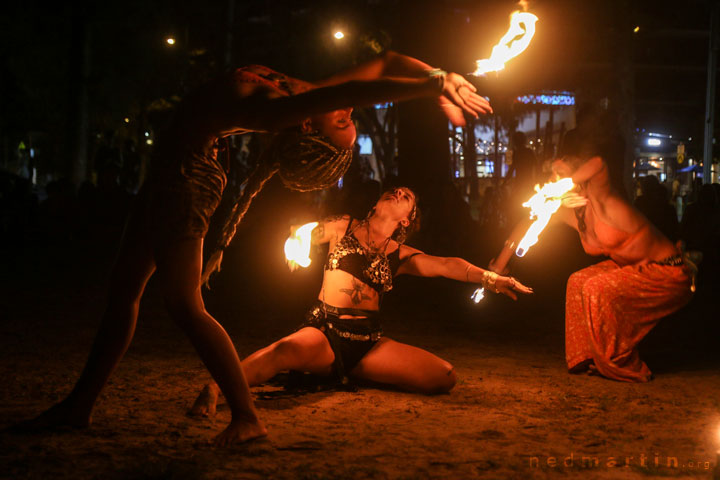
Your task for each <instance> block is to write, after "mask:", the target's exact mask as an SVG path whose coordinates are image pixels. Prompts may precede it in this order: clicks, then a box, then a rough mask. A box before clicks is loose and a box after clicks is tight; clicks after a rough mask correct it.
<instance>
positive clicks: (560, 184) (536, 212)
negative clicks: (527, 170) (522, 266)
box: [515, 178, 575, 257]
mask: <svg viewBox="0 0 720 480" xmlns="http://www.w3.org/2000/svg"><path fill="white" fill-rule="evenodd" d="M574 186H575V184H573V181H572V179H570V178H562V179H560V180H558V181H557V182H551V183H546V184H545V185H543V187H542V188H540V187H539V186H538V185H535V191H536V192H537V193H536V194H535V195H533V196H532V197H530V199H529V200H528V201H527V202H525V203H523V207H528V208H530V219H535V221H534V222H533V223H532V225H530V228H528V231H527V233H525V236H524V237H523V238H522V240H520V243H519V244H518V247H517V249H516V250H515V254H516V255H517V256H518V257H522V256H523V255H525V254H526V253H527V251H528V250H530V247H532V246H533V245H535V244H536V243H537V241H538V237H539V236H540V234H541V233H542V231H543V230H544V229H545V227H546V226H547V224H548V222H549V221H550V217H552V216H553V214H554V213H555V212H557V210H558V208H560V205H561V204H562V200H561V199H560V197H562V196H563V195H564V194H565V193H567V192H569V191H570V190H571V189H572V188H573V187H574Z"/></svg>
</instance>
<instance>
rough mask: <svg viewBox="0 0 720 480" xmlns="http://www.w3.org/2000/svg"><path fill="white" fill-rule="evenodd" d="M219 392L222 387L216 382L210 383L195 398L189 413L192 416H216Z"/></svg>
mask: <svg viewBox="0 0 720 480" xmlns="http://www.w3.org/2000/svg"><path fill="white" fill-rule="evenodd" d="M219 393H220V387H218V386H217V384H216V383H208V384H207V385H205V387H204V388H203V389H202V391H201V392H200V394H199V395H198V397H197V398H196V399H195V403H193V406H192V407H190V410H188V412H187V414H188V415H190V416H191V417H212V416H215V412H216V411H217V400H218V394H219Z"/></svg>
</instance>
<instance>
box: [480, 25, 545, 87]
mask: <svg viewBox="0 0 720 480" xmlns="http://www.w3.org/2000/svg"><path fill="white" fill-rule="evenodd" d="M537 20H538V18H537V17H536V16H535V15H533V14H532V13H528V12H514V13H513V14H512V15H510V28H508V31H507V33H505V35H503V37H502V38H501V39H500V41H499V42H498V43H497V45H495V46H494V47H493V49H492V53H491V54H490V58H483V59H482V60H477V61H476V62H475V63H476V64H477V68H476V69H475V71H474V72H473V73H471V75H475V76H480V75H484V74H486V73H488V72H497V71H500V70H502V69H503V68H505V62H507V61H508V60H510V59H511V58H513V57H516V56H517V55H520V54H521V53H522V52H523V51H524V50H525V49H526V48H527V47H528V45H530V40H532V38H533V35H535V22H537Z"/></svg>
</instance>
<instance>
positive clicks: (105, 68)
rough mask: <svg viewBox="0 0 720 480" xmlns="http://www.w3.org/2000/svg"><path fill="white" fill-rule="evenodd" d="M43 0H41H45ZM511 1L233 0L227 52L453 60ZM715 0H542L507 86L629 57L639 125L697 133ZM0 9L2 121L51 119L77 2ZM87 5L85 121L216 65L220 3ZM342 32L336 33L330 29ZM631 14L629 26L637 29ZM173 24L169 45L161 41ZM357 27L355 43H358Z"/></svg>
mask: <svg viewBox="0 0 720 480" xmlns="http://www.w3.org/2000/svg"><path fill="white" fill-rule="evenodd" d="M48 5H49V6H48ZM516 8H517V3H516V2H513V1H505V0H491V1H449V0H448V1H429V2H427V1H426V2H422V1H421V2H410V1H402V0H392V1H379V0H375V1H372V0H366V1H359V0H358V1H348V2H329V1H290V0H284V1H272V2H270V1H249V2H241V1H237V2H235V20H234V23H233V26H232V32H233V42H232V64H233V65H239V64H244V63H248V62H258V63H266V64H269V65H271V66H273V67H275V68H277V69H280V70H284V71H287V72H288V73H290V74H295V75H298V76H301V77H305V78H308V79H312V78H317V77H318V76H321V75H324V74H327V73H330V72H331V71H333V70H335V69H337V68H339V67H341V66H343V65H347V64H349V63H351V62H352V61H353V59H354V58H359V57H362V56H364V55H367V54H368V53H369V52H370V49H369V48H367V45H368V42H367V39H372V40H374V41H376V42H377V43H378V44H380V45H381V46H383V47H386V46H389V47H390V48H394V49H397V50H399V51H402V52H405V53H408V54H411V55H415V56H418V57H420V58H422V59H425V60H427V61H428V62H430V63H433V64H438V65H440V66H443V67H445V68H448V69H453V70H457V71H461V72H462V71H471V69H472V68H473V60H474V59H476V58H480V57H484V56H487V55H488V54H489V51H490V46H491V45H492V44H493V43H494V42H495V41H496V40H497V39H498V38H499V37H500V35H502V33H504V31H505V29H506V28H507V16H508V14H509V13H510V12H511V11H513V10H514V9H516ZM710 8H711V7H710V0H705V1H701V0H687V1H683V2H668V1H665V2H657V1H645V0H643V1H631V0H627V1H620V0H613V1H577V0H537V1H530V2H529V10H530V11H532V12H534V13H536V14H537V15H538V16H539V17H540V21H539V23H538V25H537V34H536V38H535V39H534V42H533V44H532V45H531V46H530V48H529V49H528V50H527V51H526V52H525V54H524V55H522V56H521V57H519V58H518V59H516V60H515V61H513V62H512V63H511V64H510V65H509V66H508V68H507V69H506V71H505V72H503V74H502V75H503V76H502V82H498V83H500V84H501V85H502V88H504V89H508V90H509V91H518V92H523V91H528V90H536V89H541V88H545V89H558V90H559V89H573V90H578V91H581V92H582V91H585V92H594V93H598V92H599V94H600V95H602V93H603V92H606V91H610V90H612V89H613V88H617V86H618V85H619V84H621V83H622V82H623V81H624V79H627V77H624V78H623V75H622V74H621V73H619V72H618V69H617V63H618V61H619V59H620V58H621V57H622V55H628V57H627V58H628V59H630V60H631V61H632V62H633V63H634V67H635V68H634V72H635V78H634V79H630V80H629V82H630V83H629V84H630V85H634V87H635V99H636V118H637V126H638V127H641V128H647V129H653V130H657V131H661V132H665V133H673V134H675V135H678V136H691V135H693V136H697V137H700V136H701V135H702V128H703V115H704V109H705V105H704V103H705V88H706V80H707V79H706V77H707V72H706V63H707V53H708V42H709V36H708V32H709V22H710V21H709V18H710ZM6 9H7V11H6V12H5V13H4V14H3V16H2V19H0V45H1V47H0V48H2V53H1V54H0V71H2V112H3V113H2V125H3V126H4V127H7V126H8V125H10V126H11V127H18V128H20V129H22V128H29V129H32V130H45V131H53V130H58V129H59V128H60V126H61V125H62V123H63V119H64V118H65V117H66V116H67V106H66V101H67V97H68V91H69V89H70V86H71V84H72V82H73V80H72V79H73V78H76V77H74V76H73V68H74V67H72V66H71V65H72V61H71V56H70V54H69V52H70V51H71V45H72V40H73V32H74V31H77V27H78V25H83V22H82V19H83V17H82V16H81V15H80V12H81V10H80V9H77V8H72V7H71V6H68V5H65V4H62V2H56V3H55V4H46V3H44V2H42V3H41V2H24V3H22V4H17V5H10V6H8V7H6ZM85 11H86V16H85V17H84V19H85V22H84V25H85V26H86V27H87V32H88V35H89V36H88V38H89V48H90V50H89V54H90V59H91V60H90V64H89V72H88V75H89V77H88V81H89V83H88V85H89V95H90V109H91V126H92V128H94V129H95V130H96V131H101V130H103V129H107V128H113V127H114V126H116V125H118V122H120V121H121V119H122V118H123V117H124V116H125V115H128V114H129V113H132V112H136V111H139V110H141V109H143V108H146V107H147V105H148V104H149V103H150V102H152V101H154V100H156V99H158V98H168V97H170V96H171V95H173V94H182V93H183V91H185V90H186V89H187V88H189V87H190V86H192V85H194V84H195V83H198V82H199V81H201V80H202V79H203V78H205V77H206V76H208V75H210V74H212V73H213V72H216V71H218V70H220V69H222V68H224V64H225V60H224V56H225V51H226V43H227V40H226V28H227V18H228V17H227V11H228V3H227V2H226V1H215V2H170V1H160V2H142V1H138V0H127V1H124V2H118V1H110V2H97V3H96V4H94V5H92V6H91V7H88V9H86V10H85ZM334 25H338V26H340V27H341V28H344V29H345V30H346V31H347V32H348V37H347V38H346V40H347V42H346V45H345V46H344V47H338V45H337V43H336V42H334V41H333V40H332V38H331V37H330V33H331V29H332V28H333V27H334ZM636 25H637V26H640V31H639V32H638V33H637V34H633V33H632V29H633V28H634V27H635V26H636ZM168 34H173V35H175V36H176V37H177V39H178V44H177V45H176V46H175V47H174V48H168V47H167V46H166V45H165V44H163V38H164V37H165V36H166V35H168ZM362 35H364V36H365V42H364V45H365V47H364V48H357V46H358V45H360V44H361V43H362V42H361V41H360V40H359V39H360V38H361V36H362Z"/></svg>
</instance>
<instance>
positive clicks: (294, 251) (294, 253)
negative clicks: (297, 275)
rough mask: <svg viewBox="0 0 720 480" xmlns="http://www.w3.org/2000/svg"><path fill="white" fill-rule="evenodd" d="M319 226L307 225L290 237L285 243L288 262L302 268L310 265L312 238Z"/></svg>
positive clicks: (314, 224) (314, 223)
mask: <svg viewBox="0 0 720 480" xmlns="http://www.w3.org/2000/svg"><path fill="white" fill-rule="evenodd" d="M317 226H318V222H311V223H306V224H305V225H303V226H302V227H300V228H298V229H297V230H296V231H295V233H294V234H293V235H291V236H290V237H288V239H287V240H286V241H285V258H286V259H287V261H288V262H290V263H291V264H292V263H296V264H298V265H300V266H301V267H307V266H308V265H310V262H311V260H310V239H311V237H310V236H311V234H312V231H313V229H314V228H315V227H317Z"/></svg>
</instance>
